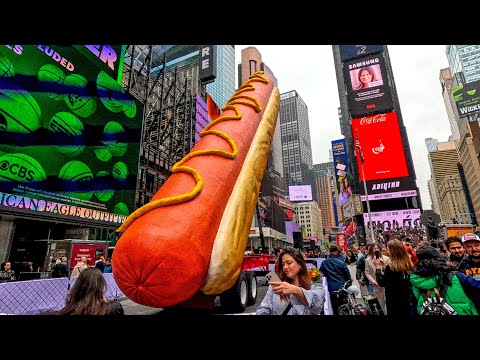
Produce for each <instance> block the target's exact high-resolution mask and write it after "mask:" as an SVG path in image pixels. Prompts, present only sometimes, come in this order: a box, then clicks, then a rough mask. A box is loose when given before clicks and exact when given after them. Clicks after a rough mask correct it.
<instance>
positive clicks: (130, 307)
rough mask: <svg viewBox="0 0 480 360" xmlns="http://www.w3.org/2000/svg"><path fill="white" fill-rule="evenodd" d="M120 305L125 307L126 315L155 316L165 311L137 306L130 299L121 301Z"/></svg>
mask: <svg viewBox="0 0 480 360" xmlns="http://www.w3.org/2000/svg"><path fill="white" fill-rule="evenodd" d="M120 303H121V304H122V306H123V310H124V312H125V315H155V314H158V313H159V312H160V311H162V310H163V309H162V308H154V307H149V306H145V305H140V304H137V303H135V302H133V301H132V300H130V299H128V298H125V299H121V300H120Z"/></svg>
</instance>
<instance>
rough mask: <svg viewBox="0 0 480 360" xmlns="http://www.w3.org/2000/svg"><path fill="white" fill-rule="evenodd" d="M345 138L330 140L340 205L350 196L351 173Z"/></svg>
mask: <svg viewBox="0 0 480 360" xmlns="http://www.w3.org/2000/svg"><path fill="white" fill-rule="evenodd" d="M346 149H347V148H346V145H345V139H339V140H333V141H332V155H333V164H334V166H335V179H336V184H337V192H338V201H339V204H340V206H342V205H343V204H345V201H347V199H348V198H349V197H351V196H352V194H353V193H352V187H351V186H350V184H351V181H350V180H351V178H350V177H351V175H350V174H351V173H350V167H349V163H348V156H347V150H346Z"/></svg>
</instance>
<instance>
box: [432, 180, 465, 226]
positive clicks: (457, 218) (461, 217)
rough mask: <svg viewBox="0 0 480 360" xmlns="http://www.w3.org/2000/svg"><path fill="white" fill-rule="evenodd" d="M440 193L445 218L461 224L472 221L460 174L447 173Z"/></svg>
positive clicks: (439, 189) (440, 187)
mask: <svg viewBox="0 0 480 360" xmlns="http://www.w3.org/2000/svg"><path fill="white" fill-rule="evenodd" d="M438 193H439V196H440V204H441V205H442V208H441V211H440V213H441V214H442V215H443V216H444V220H452V221H454V222H458V223H460V224H471V223H472V219H471V218H470V213H469V212H468V211H467V210H468V209H467V203H466V200H465V194H464V192H463V188H462V182H461V181H460V175H459V174H458V175H446V176H445V178H444V179H443V181H442V183H441V184H440V186H439V188H438Z"/></svg>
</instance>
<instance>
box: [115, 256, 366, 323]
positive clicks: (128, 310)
mask: <svg viewBox="0 0 480 360" xmlns="http://www.w3.org/2000/svg"><path fill="white" fill-rule="evenodd" d="M348 269H349V270H350V274H351V275H352V278H353V279H354V282H353V283H354V284H355V285H357V287H358V289H359V290H360V289H361V287H360V284H359V283H358V281H357V280H356V277H355V273H356V266H355V265H348ZM267 290H268V286H267V285H266V282H265V277H264V276H259V277H258V278H257V301H256V302H255V304H254V305H251V306H248V307H247V308H246V309H245V312H244V313H243V314H252V313H255V311H256V309H257V307H258V306H259V305H260V303H261V302H262V300H263V298H264V296H265V294H266V293H267ZM119 301H120V303H121V304H122V306H123V309H124V312H125V315H158V314H159V313H160V312H161V311H163V309H162V308H154V307H149V306H145V305H141V304H137V303H135V302H133V301H132V300H130V299H128V298H125V299H121V300H119ZM357 301H358V302H359V303H361V304H364V302H363V299H362V295H361V293H360V292H359V294H358V295H357ZM214 314H218V315H225V313H224V312H222V310H221V309H220V301H219V297H217V298H216V299H215V310H214ZM228 315H230V314H228ZM231 315H237V314H231Z"/></svg>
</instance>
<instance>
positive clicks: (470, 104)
mask: <svg viewBox="0 0 480 360" xmlns="http://www.w3.org/2000/svg"><path fill="white" fill-rule="evenodd" d="M452 95H453V100H454V101H455V105H456V106H457V110H458V113H459V114H460V116H467V115H472V114H475V113H478V112H479V111H480V81H474V82H471V83H468V84H464V85H459V86H453V87H452Z"/></svg>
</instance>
